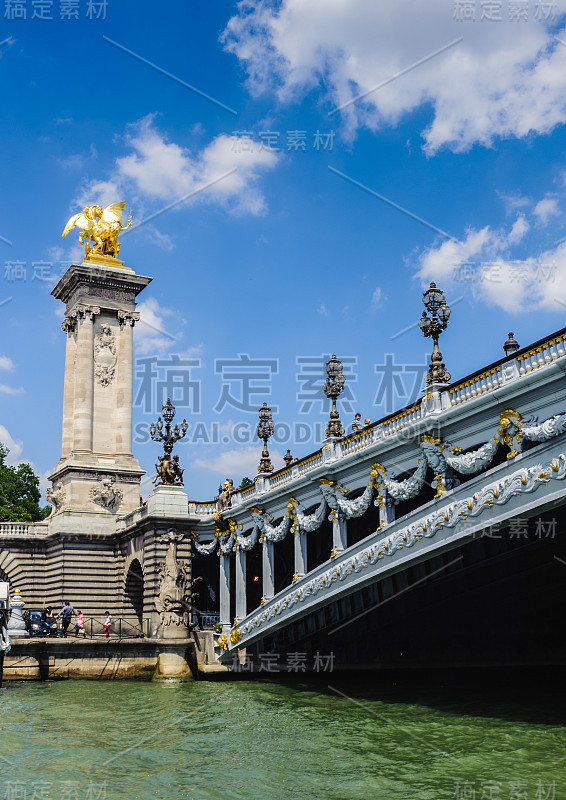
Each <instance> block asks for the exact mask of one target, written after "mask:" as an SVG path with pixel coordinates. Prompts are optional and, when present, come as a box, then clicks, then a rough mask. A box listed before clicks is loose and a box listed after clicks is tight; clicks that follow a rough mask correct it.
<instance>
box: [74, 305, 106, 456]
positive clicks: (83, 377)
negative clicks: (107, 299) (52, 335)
mask: <svg viewBox="0 0 566 800" xmlns="http://www.w3.org/2000/svg"><path fill="white" fill-rule="evenodd" d="M74 313H76V314H77V317H78V318H79V319H80V322H79V323H78V332H77V357H76V360H77V363H78V364H79V366H80V369H79V370H78V371H76V372H75V409H74V437H73V438H74V443H73V450H82V451H83V452H87V453H92V430H93V419H94V317H95V316H96V315H97V314H99V313H100V308H99V307H98V306H83V305H78V306H77V307H76V309H75V312H74Z"/></svg>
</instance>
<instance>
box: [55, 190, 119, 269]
mask: <svg viewBox="0 0 566 800" xmlns="http://www.w3.org/2000/svg"><path fill="white" fill-rule="evenodd" d="M125 208H126V203H111V204H110V205H109V206H106V208H105V209H102V208H101V206H85V207H84V208H83V210H82V211H80V212H79V213H78V214H75V215H74V216H72V217H71V219H70V220H69V221H68V222H67V224H66V225H65V230H64V231H63V233H62V236H63V237H64V236H66V235H67V234H68V233H70V231H72V230H73V228H81V229H82V230H81V233H80V236H79V244H84V245H85V256H86V258H88V257H89V255H90V256H93V255H101V256H110V257H111V258H118V253H119V252H120V242H119V241H118V234H120V233H121V232H122V231H127V230H128V229H129V228H131V227H132V212H131V211H130V216H129V218H128V224H127V225H126V226H124V223H123V222H122V212H123V211H124V209H125Z"/></svg>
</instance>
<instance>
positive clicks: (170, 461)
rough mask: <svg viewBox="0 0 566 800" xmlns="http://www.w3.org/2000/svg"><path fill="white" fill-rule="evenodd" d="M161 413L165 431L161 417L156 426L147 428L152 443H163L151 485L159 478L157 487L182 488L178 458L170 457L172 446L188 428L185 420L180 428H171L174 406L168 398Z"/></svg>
mask: <svg viewBox="0 0 566 800" xmlns="http://www.w3.org/2000/svg"><path fill="white" fill-rule="evenodd" d="M161 413H162V414H163V419H164V420H165V430H164V429H163V428H164V426H163V421H162V419H161V417H159V419H158V420H157V424H156V425H155V424H154V423H153V422H152V423H151V425H150V427H149V432H150V434H151V438H152V439H153V441H154V442H163V450H164V451H165V452H164V455H162V456H159V464H156V465H155V468H156V470H157V474H156V476H155V478H154V479H153V483H155V481H156V480H157V479H158V478H159V482H158V484H157V485H158V486H160V485H161V484H162V483H164V484H167V485H169V486H171V485H181V486H182V484H183V472H184V470H183V469H181V465H180V464H179V456H173V457H171V453H172V452H173V445H174V444H175V442H178V441H179V439H182V438H183V437H184V435H185V434H186V432H187V430H188V427H189V426H188V425H187V420H186V419H184V420H183V422H182V423H181V427H180V428H179V426H178V425H175V427H174V428H173V427H172V426H171V422H172V421H173V417H174V416H175V406H174V405H173V404H172V403H171V400H170V399H169V398H167V403H166V404H165V405H164V406H163V407H162V409H161Z"/></svg>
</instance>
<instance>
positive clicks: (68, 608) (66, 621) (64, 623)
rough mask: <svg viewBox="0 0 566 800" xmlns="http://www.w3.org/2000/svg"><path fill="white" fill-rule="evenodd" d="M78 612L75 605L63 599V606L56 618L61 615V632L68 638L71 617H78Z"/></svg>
mask: <svg viewBox="0 0 566 800" xmlns="http://www.w3.org/2000/svg"><path fill="white" fill-rule="evenodd" d="M76 615H77V612H76V611H75V609H74V608H73V606H72V605H71V604H70V603H69V601H68V600H63V608H62V609H61V611H60V612H59V613H58V614H57V617H56V619H59V617H61V634H62V636H63V637H64V638H65V639H66V638H67V628H68V627H69V625H70V624H71V617H76Z"/></svg>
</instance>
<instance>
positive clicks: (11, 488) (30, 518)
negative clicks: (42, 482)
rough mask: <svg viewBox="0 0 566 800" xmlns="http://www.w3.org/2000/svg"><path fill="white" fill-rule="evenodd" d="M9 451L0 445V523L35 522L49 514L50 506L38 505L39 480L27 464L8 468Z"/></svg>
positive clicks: (39, 495)
mask: <svg viewBox="0 0 566 800" xmlns="http://www.w3.org/2000/svg"><path fill="white" fill-rule="evenodd" d="M9 452H10V451H9V450H8V448H7V447H4V445H3V444H0V522H36V521H38V520H41V519H45V517H46V516H47V515H48V514H49V513H50V511H51V506H44V507H43V508H42V507H41V506H40V505H39V501H40V499H41V492H40V490H39V478H38V477H37V475H36V474H35V473H34V471H33V469H32V468H31V467H30V465H29V464H19V465H18V466H17V467H10V466H8V464H6V463H5V462H6V457H7V456H8V453H9Z"/></svg>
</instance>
